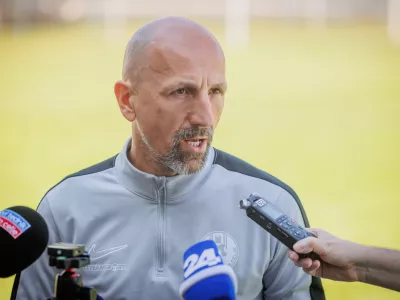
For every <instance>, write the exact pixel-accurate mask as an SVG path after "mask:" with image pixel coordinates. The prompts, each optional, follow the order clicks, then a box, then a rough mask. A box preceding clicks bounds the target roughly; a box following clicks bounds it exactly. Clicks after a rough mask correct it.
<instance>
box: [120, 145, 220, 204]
mask: <svg viewBox="0 0 400 300" xmlns="http://www.w3.org/2000/svg"><path fill="white" fill-rule="evenodd" d="M131 141H132V138H129V139H128V140H127V141H126V142H125V145H124V147H123V148H122V151H121V152H120V153H119V154H118V156H117V158H116V161H115V171H116V175H117V177H118V178H119V180H120V181H121V182H122V184H123V185H124V186H125V187H126V188H127V189H128V190H130V191H131V192H133V193H135V194H140V195H141V196H144V197H145V198H150V199H156V198H157V190H158V189H160V183H162V185H163V186H165V188H166V192H167V201H171V200H174V199H176V198H180V197H181V196H183V195H185V194H187V193H189V192H190V191H192V190H193V189H199V191H200V186H201V185H202V183H203V182H204V181H205V180H206V179H207V176H208V174H209V173H210V171H211V168H212V165H213V161H214V156H215V150H214V148H213V147H211V148H210V151H209V152H208V156H207V160H206V163H205V165H204V167H203V168H202V169H201V171H200V172H198V173H195V174H190V175H176V176H171V177H169V176H167V177H166V176H156V175H154V174H149V173H144V172H142V171H140V170H138V169H137V168H136V167H134V166H133V165H132V164H131V162H130V161H129V159H128V149H129V148H130V143H131Z"/></svg>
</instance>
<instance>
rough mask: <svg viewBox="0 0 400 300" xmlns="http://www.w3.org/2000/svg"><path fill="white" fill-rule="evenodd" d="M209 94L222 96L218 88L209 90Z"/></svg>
mask: <svg viewBox="0 0 400 300" xmlns="http://www.w3.org/2000/svg"><path fill="white" fill-rule="evenodd" d="M210 94H223V91H222V90H221V89H220V88H213V89H211V90H210Z"/></svg>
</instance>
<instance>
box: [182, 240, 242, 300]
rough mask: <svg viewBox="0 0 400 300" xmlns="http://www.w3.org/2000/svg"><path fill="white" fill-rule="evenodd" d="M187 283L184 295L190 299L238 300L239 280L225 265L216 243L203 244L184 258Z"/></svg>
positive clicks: (184, 283) (184, 286)
mask: <svg viewBox="0 0 400 300" xmlns="http://www.w3.org/2000/svg"><path fill="white" fill-rule="evenodd" d="M183 261H184V263H183V271H184V281H183V283H182V284H181V286H180V289H179V292H180V296H181V297H182V298H183V299H186V300H200V299H201V300H211V299H213V300H217V299H218V300H234V299H236V289H237V279H236V276H235V274H234V272H233V270H232V268H231V267H230V266H228V265H225V264H224V262H223V259H222V257H221V255H220V253H219V251H218V247H217V244H216V243H215V242H214V241H212V240H206V241H202V242H199V243H197V244H195V245H193V246H192V247H190V248H189V249H188V250H187V251H186V252H185V253H184V255H183Z"/></svg>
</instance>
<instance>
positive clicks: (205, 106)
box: [189, 91, 214, 127]
mask: <svg viewBox="0 0 400 300" xmlns="http://www.w3.org/2000/svg"><path fill="white" fill-rule="evenodd" d="M189 122H190V123H191V124H192V125H197V126H200V127H212V126H213V125H214V114H213V111H212V106H211V99H210V95H209V94H208V92H207V91H204V92H203V91H201V92H200V93H199V94H198V95H197V97H196V98H195V99H193V106H192V109H191V113H190V116H189Z"/></svg>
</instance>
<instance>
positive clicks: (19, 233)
mask: <svg viewBox="0 0 400 300" xmlns="http://www.w3.org/2000/svg"><path fill="white" fill-rule="evenodd" d="M48 241H49V229H48V228H47V224H46V221H45V220H44V219H43V217H42V216H41V215H40V214H39V213H38V212H36V211H35V210H33V209H31V208H29V207H25V206H13V207H10V208H7V209H5V210H2V211H0V245H1V246H0V278H7V277H10V276H12V275H15V274H17V273H19V272H21V271H22V270H24V269H26V268H27V267H29V266H30V265H31V264H32V263H34V262H35V261H36V260H37V259H38V258H39V257H40V256H41V255H42V253H43V252H44V250H45V249H46V246H47V244H48Z"/></svg>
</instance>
